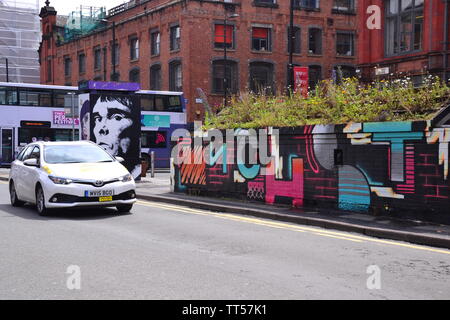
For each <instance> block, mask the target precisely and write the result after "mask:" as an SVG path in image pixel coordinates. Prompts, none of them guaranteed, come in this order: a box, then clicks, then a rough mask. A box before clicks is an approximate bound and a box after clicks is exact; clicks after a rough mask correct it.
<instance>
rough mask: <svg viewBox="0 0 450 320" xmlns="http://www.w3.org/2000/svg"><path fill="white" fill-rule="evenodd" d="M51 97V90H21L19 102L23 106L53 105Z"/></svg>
mask: <svg viewBox="0 0 450 320" xmlns="http://www.w3.org/2000/svg"><path fill="white" fill-rule="evenodd" d="M51 98H52V95H51V93H50V91H35V90H27V89H20V90H19V103H20V105H21V106H40V107H51V106H52V99H51Z"/></svg>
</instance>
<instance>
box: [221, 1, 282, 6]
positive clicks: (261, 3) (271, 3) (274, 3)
mask: <svg viewBox="0 0 450 320" xmlns="http://www.w3.org/2000/svg"><path fill="white" fill-rule="evenodd" d="M225 2H226V1H225ZM253 3H254V5H255V6H261V7H271V8H278V5H277V0H254V1H253Z"/></svg>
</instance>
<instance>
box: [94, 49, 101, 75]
mask: <svg viewBox="0 0 450 320" xmlns="http://www.w3.org/2000/svg"><path fill="white" fill-rule="evenodd" d="M101 68H102V50H101V49H100V48H95V49H94V70H100V69H101Z"/></svg>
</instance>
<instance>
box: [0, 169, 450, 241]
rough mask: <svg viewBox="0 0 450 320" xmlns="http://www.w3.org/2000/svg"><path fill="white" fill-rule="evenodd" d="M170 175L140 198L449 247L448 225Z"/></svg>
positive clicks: (158, 178)
mask: <svg viewBox="0 0 450 320" xmlns="http://www.w3.org/2000/svg"><path fill="white" fill-rule="evenodd" d="M8 174H9V169H5V168H0V180H3V181H7V180H8ZM169 176H170V174H169V173H168V172H164V171H163V172H157V173H156V174H155V178H151V177H150V175H148V176H147V177H145V178H142V181H140V182H137V183H136V185H137V196H138V198H139V199H142V200H148V201H155V202H164V203H169V204H174V205H182V206H187V207H191V208H197V209H203V210H209V211H216V212H223V213H236V214H242V215H248V216H254V217H258V218H264V219H271V220H278V221H283V222H290V223H296V224H302V225H310V226H316V227H321V228H326V229H334V230H340V231H347V232H354V233H359V234H363V235H367V236H371V237H377V238H383V239H391V240H398V241H405V242H410V243H415V244H421V245H428V246H433V247H442V248H447V249H450V226H448V225H437V224H431V223H424V222H419V221H409V220H396V219H393V218H391V217H385V216H371V215H367V214H360V213H349V212H342V211H337V210H330V209H317V208H304V209H302V210H298V209H291V208H289V207H283V206H270V205H265V204H260V203H255V202H249V201H239V200H236V199H233V200H227V199H218V198H209V197H200V196H190V195H186V194H176V193H172V192H170V182H169Z"/></svg>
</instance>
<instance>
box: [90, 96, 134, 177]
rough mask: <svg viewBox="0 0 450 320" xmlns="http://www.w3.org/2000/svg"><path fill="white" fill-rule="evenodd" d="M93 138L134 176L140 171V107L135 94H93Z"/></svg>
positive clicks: (91, 110) (92, 139) (91, 100)
mask: <svg viewBox="0 0 450 320" xmlns="http://www.w3.org/2000/svg"><path fill="white" fill-rule="evenodd" d="M90 129H91V130H90V138H91V139H90V140H91V141H94V142H95V143H97V144H98V145H99V146H101V147H102V148H104V149H105V150H106V151H108V152H109V153H110V154H111V155H113V156H118V157H122V158H124V159H125V162H124V163H123V165H124V166H125V167H126V168H127V169H128V171H130V173H131V174H132V175H133V177H134V178H137V177H139V176H140V174H141V162H140V134H141V107H140V101H139V99H138V98H137V97H136V96H134V95H133V96H132V95H125V94H111V93H104V94H91V95H90Z"/></svg>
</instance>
